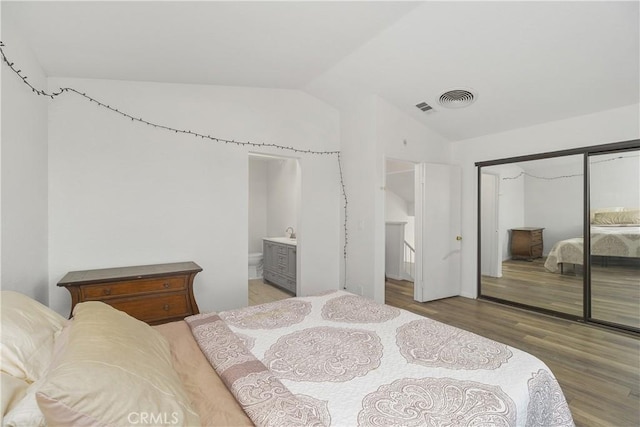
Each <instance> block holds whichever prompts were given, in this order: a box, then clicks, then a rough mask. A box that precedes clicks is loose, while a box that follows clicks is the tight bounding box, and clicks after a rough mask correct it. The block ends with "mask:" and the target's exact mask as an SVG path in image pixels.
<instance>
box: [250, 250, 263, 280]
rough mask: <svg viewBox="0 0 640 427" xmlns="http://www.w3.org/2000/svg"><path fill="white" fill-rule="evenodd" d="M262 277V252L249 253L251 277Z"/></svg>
mask: <svg viewBox="0 0 640 427" xmlns="http://www.w3.org/2000/svg"><path fill="white" fill-rule="evenodd" d="M261 277H262V252H253V253H250V254H249V279H260V278H261Z"/></svg>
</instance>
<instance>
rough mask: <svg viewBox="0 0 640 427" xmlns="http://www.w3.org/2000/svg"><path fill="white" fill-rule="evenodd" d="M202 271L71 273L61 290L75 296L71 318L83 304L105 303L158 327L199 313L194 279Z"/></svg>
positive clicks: (183, 266) (179, 267)
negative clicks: (79, 304)
mask: <svg viewBox="0 0 640 427" xmlns="http://www.w3.org/2000/svg"><path fill="white" fill-rule="evenodd" d="M200 271H202V268H201V267H200V266H199V265H198V264H196V263H195V262H176V263H170V264H155V265H140V266H132V267H118V268H105V269H99V270H85V271H71V272H69V273H67V274H66V275H65V276H64V277H63V278H62V280H60V282H59V283H58V286H63V287H65V288H67V290H68V291H69V293H70V294H71V314H72V313H73V308H74V307H75V306H76V304H78V303H80V302H84V301H102V302H105V303H107V304H109V305H111V306H112V307H114V308H117V309H118V310H121V311H124V312H125V313H127V314H129V315H131V316H133V317H135V318H136V319H139V320H142V321H144V322H147V323H149V324H151V325H157V324H160V323H167V322H172V321H175V320H181V319H184V318H185V317H186V316H191V315H193V314H198V313H199V311H198V305H197V304H196V299H195V297H194V296H193V279H194V277H195V275H196V274H198V273H199V272H200ZM71 314H70V315H69V317H71Z"/></svg>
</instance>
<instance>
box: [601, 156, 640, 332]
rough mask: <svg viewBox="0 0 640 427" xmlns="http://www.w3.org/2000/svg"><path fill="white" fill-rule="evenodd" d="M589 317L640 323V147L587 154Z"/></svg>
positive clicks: (616, 322)
mask: <svg viewBox="0 0 640 427" xmlns="http://www.w3.org/2000/svg"><path fill="white" fill-rule="evenodd" d="M589 172H590V173H589V199H590V215H589V221H590V240H591V243H590V247H591V250H590V257H591V263H590V264H591V275H590V276H591V281H590V282H591V288H590V289H591V318H592V319H595V320H599V321H602V322H606V323H612V324H616V325H623V326H628V327H632V328H637V329H640V210H639V209H640V151H638V150H632V151H623V152H614V153H602V154H595V155H591V156H589Z"/></svg>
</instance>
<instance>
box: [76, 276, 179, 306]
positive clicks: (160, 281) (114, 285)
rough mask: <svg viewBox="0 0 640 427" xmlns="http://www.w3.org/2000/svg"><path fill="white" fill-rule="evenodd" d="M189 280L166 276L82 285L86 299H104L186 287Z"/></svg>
mask: <svg viewBox="0 0 640 427" xmlns="http://www.w3.org/2000/svg"><path fill="white" fill-rule="evenodd" d="M186 286H187V280H186V278H185V277H184V276H183V277H164V278H155V279H142V280H130V281H123V282H107V283H100V284H96V285H84V286H80V292H81V293H82V296H83V300H84V301H90V300H104V299H106V298H109V297H118V296H121V295H136V294H144V293H148V292H158V291H175V290H182V289H185V287H186Z"/></svg>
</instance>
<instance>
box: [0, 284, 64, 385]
mask: <svg viewBox="0 0 640 427" xmlns="http://www.w3.org/2000/svg"><path fill="white" fill-rule="evenodd" d="M0 306H1V308H2V310H1V312H2V317H1V321H2V337H1V339H0V353H1V354H2V356H1V359H0V366H2V370H3V371H5V372H6V373H8V374H9V375H11V376H14V377H16V378H20V379H24V380H25V381H27V382H29V383H32V382H34V381H37V380H38V379H39V378H41V377H42V375H43V374H44V372H45V371H46V369H47V367H48V366H49V363H50V362H51V353H52V351H53V342H54V338H55V335H56V334H57V333H58V332H59V331H60V330H61V329H62V327H63V326H64V324H65V323H66V319H65V318H64V317H62V316H60V315H59V314H58V313H56V312H55V311H53V310H51V309H50V308H49V307H46V306H44V305H42V304H40V303H39V302H38V301H36V300H34V299H31V298H29V297H28V296H26V295H23V294H21V293H18V292H12V291H2V292H0Z"/></svg>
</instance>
